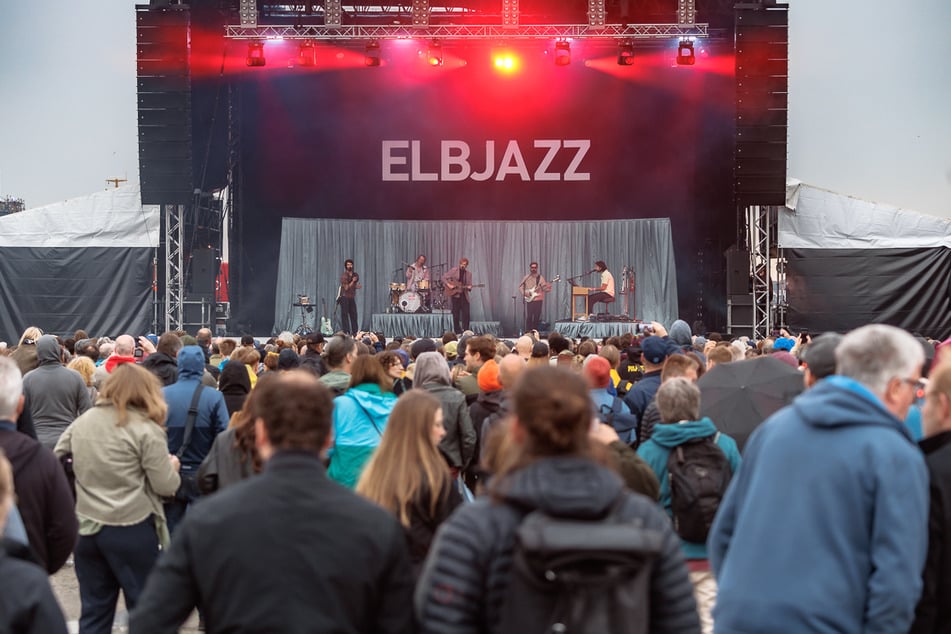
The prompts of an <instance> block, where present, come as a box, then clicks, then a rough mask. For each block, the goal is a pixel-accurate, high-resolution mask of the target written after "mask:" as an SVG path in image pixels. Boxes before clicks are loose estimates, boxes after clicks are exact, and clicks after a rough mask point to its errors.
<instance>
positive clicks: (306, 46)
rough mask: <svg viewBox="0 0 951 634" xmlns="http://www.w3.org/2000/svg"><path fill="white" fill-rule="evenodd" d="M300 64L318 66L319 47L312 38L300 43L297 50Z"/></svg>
mask: <svg viewBox="0 0 951 634" xmlns="http://www.w3.org/2000/svg"><path fill="white" fill-rule="evenodd" d="M297 65H298V66H316V65H317V47H316V46H315V45H314V43H313V42H311V41H310V40H307V41H305V42H304V43H303V44H301V45H300V49H298V52H297Z"/></svg>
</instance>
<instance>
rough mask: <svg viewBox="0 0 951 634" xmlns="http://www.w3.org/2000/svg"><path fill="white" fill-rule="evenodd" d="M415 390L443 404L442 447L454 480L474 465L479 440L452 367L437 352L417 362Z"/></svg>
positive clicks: (426, 353) (420, 357)
mask: <svg viewBox="0 0 951 634" xmlns="http://www.w3.org/2000/svg"><path fill="white" fill-rule="evenodd" d="M414 382H415V384H416V387H418V388H422V389H423V390H426V391H427V392H429V393H430V394H432V395H433V396H435V397H436V398H437V399H439V402H440V403H441V404H442V425H443V427H444V428H445V432H444V434H443V438H442V440H441V442H440V443H439V450H440V451H441V452H442V454H443V456H444V457H445V459H446V462H447V463H448V464H449V468H450V470H451V472H452V475H453V478H455V477H456V476H458V475H459V473H460V472H461V471H462V470H464V469H465V468H466V467H468V466H469V464H471V462H472V460H473V458H474V457H475V455H476V443H477V440H478V439H477V436H476V430H475V427H473V425H472V419H471V418H470V417H469V407H468V406H467V405H466V397H465V395H463V393H462V392H460V391H459V390H457V389H456V388H454V387H452V384H451V382H450V378H449V364H448V363H446V359H445V358H444V357H443V356H442V355H441V354H439V353H438V352H424V353H423V354H421V355H419V358H417V359H416V373H415V374H414Z"/></svg>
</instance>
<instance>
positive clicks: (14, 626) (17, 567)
mask: <svg viewBox="0 0 951 634" xmlns="http://www.w3.org/2000/svg"><path fill="white" fill-rule="evenodd" d="M0 579H3V587H4V591H3V592H0V632H4V634H6V633H7V632H10V633H11V634H60V633H62V634H66V632H67V631H68V630H67V629H66V621H65V620H64V619H63V611H62V610H60V607H59V603H57V602H56V596H55V595H54V594H53V589H52V588H51V587H50V580H49V578H48V577H47V576H46V572H45V571H44V570H43V569H42V568H40V567H39V566H38V565H36V563H35V562H33V560H32V559H31V558H30V554H29V550H28V549H27V547H26V546H23V545H21V544H18V543H16V542H14V541H12V540H7V539H4V540H2V541H0Z"/></svg>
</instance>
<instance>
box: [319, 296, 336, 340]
mask: <svg viewBox="0 0 951 634" xmlns="http://www.w3.org/2000/svg"><path fill="white" fill-rule="evenodd" d="M320 303H321V305H322V306H323V307H324V312H323V314H322V315H321V316H320V334H322V335H324V336H325V337H328V336H330V335H332V334H334V327H333V324H331V323H330V318H329V317H327V300H325V299H324V298H323V297H321V298H320Z"/></svg>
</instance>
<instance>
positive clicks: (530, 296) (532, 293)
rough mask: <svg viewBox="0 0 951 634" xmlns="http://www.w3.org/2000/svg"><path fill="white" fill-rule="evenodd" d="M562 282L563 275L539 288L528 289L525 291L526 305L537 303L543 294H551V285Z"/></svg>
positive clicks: (540, 285)
mask: <svg viewBox="0 0 951 634" xmlns="http://www.w3.org/2000/svg"><path fill="white" fill-rule="evenodd" d="M560 281H561V275H556V276H555V279H553V280H551V281H550V282H548V283H547V284H539V285H538V286H533V287H531V288H526V289H525V303H526V304H529V303H531V302H533V301H535V298H536V297H538V296H539V295H541V294H542V293H550V292H551V285H552V284H554V283H555V282H560ZM539 287H540V288H539Z"/></svg>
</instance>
